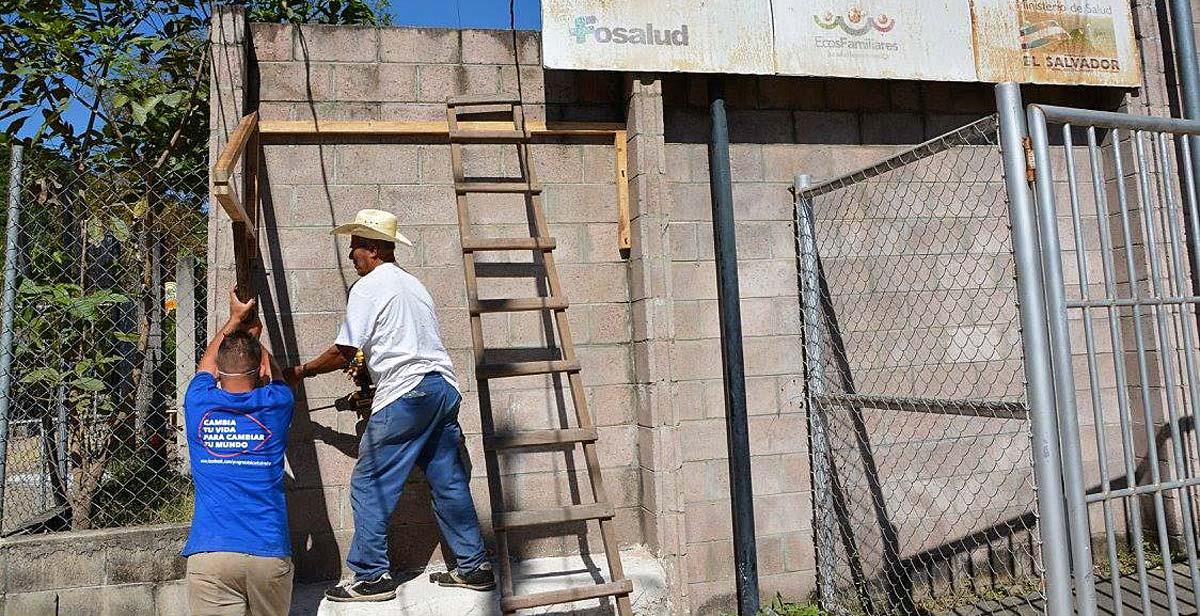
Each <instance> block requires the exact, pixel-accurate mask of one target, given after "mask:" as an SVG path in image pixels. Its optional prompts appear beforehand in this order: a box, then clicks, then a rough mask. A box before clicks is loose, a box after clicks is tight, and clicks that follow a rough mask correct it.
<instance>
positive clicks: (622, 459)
mask: <svg viewBox="0 0 1200 616" xmlns="http://www.w3.org/2000/svg"><path fill="white" fill-rule="evenodd" d="M251 32H252V38H251V43H252V49H253V57H256V58H257V64H256V66H257V78H256V79H255V80H254V82H253V83H252V84H251V85H250V86H249V88H250V89H251V90H252V91H253V92H254V101H255V104H257V106H258V109H259V111H260V114H261V117H262V119H264V120H272V119H311V118H313V117H316V118H320V119H347V118H352V119H359V120H361V119H387V120H435V119H444V118H445V99H446V98H447V97H448V96H452V95H455V94H468V93H469V94H481V93H498V92H502V91H515V90H516V88H517V77H516V76H517V74H518V67H517V66H515V65H514V64H513V53H512V49H513V47H512V39H511V35H510V34H509V33H505V32H484V31H447V30H420V29H401V28H396V29H375V28H325V27H319V26H303V27H292V26H279V25H266V24H254V25H253V26H252V27H251ZM517 47H518V49H519V50H520V53H519V60H520V66H519V72H520V87H521V89H522V92H523V96H524V99H525V100H526V101H530V102H531V103H533V104H531V105H530V106H529V107H527V110H528V112H529V113H528V115H527V117H528V118H529V119H537V118H544V117H546V116H547V114H549V115H550V117H552V118H577V117H582V118H589V119H598V120H609V121H612V120H619V119H620V118H619V117H617V114H616V113H615V112H614V111H613V109H614V105H616V104H617V101H618V98H619V96H618V95H617V94H616V92H617V91H618V90H619V82H618V81H615V80H613V79H612V78H609V82H611V83H606V82H605V79H604V78H603V76H600V77H597V76H590V77H588V78H586V79H584V80H582V81H584V82H586V83H585V84H584V87H580V88H574V87H573V88H570V89H569V92H566V93H565V94H564V93H562V92H556V91H555V90H554V89H553V88H554V87H558V86H554V85H553V84H546V83H545V81H544V79H543V76H542V69H541V68H540V56H539V50H538V45H537V41H536V39H532V38H531V37H530V35H529V34H528V33H522V34H521V35H519V38H518V42H517ZM559 89H560V90H562V88H561V87H559ZM368 141H370V140H363V139H359V140H352V141H351V142H349V143H347V142H345V141H341V142H334V141H332V140H330V141H319V140H304V139H290V140H289V139H279V140H276V141H273V142H269V143H266V144H265V145H264V148H263V152H264V161H263V162H264V164H263V171H262V179H261V181H262V182H263V184H264V186H263V205H262V208H263V212H262V216H263V225H262V228H263V229H264V237H263V242H262V243H261V246H262V247H263V252H264V259H263V262H262V271H261V273H260V276H259V281H260V283H261V285H262V287H263V288H265V289H267V290H268V291H269V293H268V295H269V298H268V299H267V300H266V301H265V302H264V307H266V308H267V309H268V311H269V312H270V313H271V314H270V316H269V319H268V327H267V328H268V330H269V334H270V339H271V343H272V345H273V346H274V348H275V349H276V352H277V353H278V354H279V355H280V356H281V357H283V358H284V360H285V362H288V363H291V362H295V361H302V360H307V359H311V358H312V357H314V356H315V355H316V354H317V353H319V352H320V351H321V350H323V349H324V348H326V347H327V346H328V345H329V344H331V343H332V341H333V338H334V336H335V334H336V331H337V328H338V326H339V324H340V322H341V318H342V314H343V313H342V311H343V308H344V305H345V297H346V292H347V289H348V288H349V286H350V285H351V284H353V282H354V280H355V279H356V278H357V276H356V275H355V273H354V271H353V268H352V266H351V264H350V263H349V262H348V260H347V259H346V256H345V255H346V253H347V252H348V248H347V242H346V240H345V239H339V238H333V237H331V236H329V235H328V231H329V229H330V228H331V227H332V226H333V225H336V224H340V223H343V222H347V221H349V220H351V219H352V218H353V216H354V212H355V211H357V210H358V209H360V208H365V207H374V208H381V209H385V210H388V211H391V212H394V213H395V214H396V215H397V216H398V217H399V218H400V225H401V228H402V229H403V231H404V232H405V233H406V234H407V235H408V236H409V237H410V238H411V239H412V240H413V241H414V243H415V245H416V246H415V248H413V249H403V250H401V251H400V254H399V255H398V258H399V263H400V265H401V266H403V267H404V268H405V269H407V270H408V271H409V272H411V273H412V274H413V275H415V276H417V278H419V279H420V280H421V281H422V282H423V283H424V284H425V285H426V286H427V287H428V288H429V290H430V292H431V293H432V295H433V297H434V300H435V302H436V303H437V305H438V309H439V319H440V324H441V328H442V336H443V340H444V342H445V343H446V345H447V347H448V348H449V349H450V352H451V355H452V358H453V360H454V363H455V366H456V369H457V372H458V376H459V379H460V383H461V385H462V388H463V392H464V403H463V406H462V409H461V411H460V419H461V422H462V424H463V427H464V431H465V432H466V433H467V455H468V458H469V461H470V465H471V468H472V491H473V493H474V494H475V500H476V505H477V507H478V508H479V513H480V517H481V519H482V520H484V521H485V526H486V522H487V521H488V520H489V519H490V515H489V509H488V497H487V487H486V480H485V474H484V465H483V456H482V442H481V437H480V427H479V399H478V393H477V392H476V391H475V382H474V374H473V359H472V356H471V338H470V326H469V321H468V318H467V316H468V315H467V310H466V292H465V286H464V277H463V270H462V255H461V251H460V250H459V248H458V246H459V230H458V225H457V216H456V210H455V200H454V191H453V187H452V175H451V169H450V152H449V146H448V145H445V144H444V143H439V142H438V141H437V140H424V141H421V140H416V141H406V140H391V141H388V140H384V141H383V142H379V141H375V142H368ZM465 158H466V162H467V171H468V173H469V174H477V175H500V174H512V173H514V171H515V169H516V163H515V153H514V152H513V151H511V148H510V149H509V150H502V148H500V147H498V146H497V147H480V148H468V149H467V151H466V152H465ZM533 161H534V165H535V169H536V170H537V172H538V174H539V179H540V180H541V181H542V183H543V184H544V185H545V189H546V190H545V210H546V214H547V218H548V221H549V225H550V230H551V233H552V234H553V235H554V236H555V237H556V238H557V239H558V242H559V249H558V250H557V251H556V252H555V257H556V260H557V263H558V266H559V272H560V276H561V278H562V281H563V287H564V291H565V294H566V296H567V298H568V299H569V300H570V301H571V304H572V307H571V311H570V313H569V315H570V318H571V321H572V330H573V335H574V340H575V343H576V345H577V351H578V354H579V357H580V361H581V362H582V363H583V366H584V383H585V385H586V394H587V399H588V402H589V407H590V410H591V413H592V415H593V418H594V420H595V423H596V424H597V425H598V426H599V428H600V437H601V438H600V459H601V460H602V466H603V467H604V473H605V476H606V477H605V478H606V488H607V492H608V494H609V498H610V500H611V501H612V502H613V503H614V505H615V506H616V507H617V512H618V514H617V521H616V524H615V527H616V528H617V529H618V530H619V534H618V540H619V542H620V543H621V544H623V545H624V544H632V543H640V542H641V540H642V539H641V530H640V526H641V525H640V522H639V513H638V510H637V503H638V493H639V488H638V486H639V477H638V471H637V467H636V451H637V444H636V432H635V429H634V426H633V423H632V413H633V406H634V405H633V397H634V392H633V390H632V386H631V381H632V373H633V368H632V357H631V353H630V349H629V340H630V335H631V319H630V312H629V303H628V301H629V298H628V285H627V281H626V267H625V264H624V262H623V261H622V259H621V255H620V253H619V251H618V249H617V236H616V186H615V177H616V176H615V164H614V148H613V146H612V143H611V140H607V141H604V140H600V141H596V140H592V141H578V140H575V141H561V142H553V143H539V144H537V145H535V146H534V148H533ZM516 205H517V204H516V202H515V201H513V200H505V199H487V200H485V199H483V198H480V197H475V198H472V202H471V207H472V215H473V221H474V222H475V223H476V224H475V233H476V234H477V235H480V236H485V237H487V236H490V237H520V236H525V235H528V228H527V224H526V217H525V214H524V212H523V208H520V207H516ZM228 237H229V236H228V234H225V235H220V234H218V237H217V238H216V241H215V244H214V248H215V256H216V258H215V259H214V263H216V264H218V265H219V267H220V268H222V269H221V271H220V274H218V278H219V280H218V282H217V287H218V288H220V287H221V286H222V285H223V284H227V283H228V281H229V280H231V278H230V276H231V272H230V270H229V268H230V267H232V265H233V262H232V260H231V254H232V253H231V251H230V250H229V248H228V243H227V240H228ZM499 258H500V259H502V260H509V259H510V258H511V260H513V261H520V260H525V261H527V260H528V257H527V255H522V256H520V257H517V256H515V255H501V256H500V257H499ZM539 282H540V283H541V284H544V281H536V280H533V279H531V278H526V279H523V280H521V279H504V280H501V281H496V280H494V279H487V280H482V281H481V286H480V292H481V297H485V298H486V297H529V296H534V295H535V294H536V291H537V285H538V284H539ZM218 311H219V307H218ZM547 325H548V324H547V323H546V322H544V321H542V320H541V319H540V318H539V317H538V315H536V314H529V313H523V314H512V315H507V314H505V315H496V316H490V315H489V316H488V317H487V318H485V320H484V331H485V336H486V338H487V340H488V344H489V346H494V347H526V348H527V347H538V346H543V345H545V344H546V342H547V337H546V332H547ZM348 391H349V385H348V384H347V383H346V382H345V380H344V379H342V378H341V377H340V376H338V375H327V376H324V377H321V378H317V379H312V380H309V381H307V382H306V386H305V389H304V391H303V393H302V395H301V396H300V403H299V404H298V407H297V411H298V416H297V420H296V421H295V422H294V425H293V430H292V434H291V439H292V441H291V448H290V450H289V463H290V471H291V476H292V477H293V479H292V481H291V482H290V484H291V485H290V486H289V505H290V508H291V511H292V517H293V520H292V528H293V531H294V543H295V546H296V549H297V566H298V572H299V574H300V575H301V577H303V578H318V579H319V578H328V577H333V576H335V575H336V574H337V573H339V569H340V561H341V556H343V555H344V552H345V550H346V548H347V545H348V542H349V537H350V535H351V533H352V529H353V520H352V514H351V510H350V505H349V496H348V488H347V486H348V482H349V476H350V471H351V469H352V468H353V464H354V460H355V456H356V453H355V449H356V438H357V434H356V433H357V432H358V431H360V430H361V425H358V419H357V418H356V417H354V416H350V415H347V414H344V413H338V412H336V411H333V410H323V411H315V412H313V413H311V414H307V413H305V409H307V408H317V407H321V406H325V405H327V404H330V403H331V402H332V401H333V399H335V398H336V397H338V396H341V395H343V394H345V393H347V392H348ZM491 404H492V408H493V413H494V415H495V417H496V421H497V426H498V428H500V429H503V428H505V427H506V426H509V425H513V426H519V427H520V428H521V429H536V428H539V427H556V426H558V425H560V422H561V420H562V419H563V418H565V417H568V416H569V417H571V418H572V419H571V421H572V422H573V421H574V419H573V418H574V413H573V409H572V407H571V404H570V392H569V388H568V387H567V384H566V381H565V380H552V379H550V378H549V377H526V378H520V379H512V380H508V381H502V382H497V383H495V384H494V385H493V388H492V395H491ZM582 469H583V460H582V455H581V452H578V451H577V452H576V454H575V455H574V456H563V454H561V453H533V454H526V455H524V456H504V457H502V462H501V473H502V475H503V476H504V481H503V484H504V488H505V491H506V503H505V506H506V507H508V508H518V507H519V508H538V507H547V506H552V505H553V504H555V503H560V502H561V503H562V504H568V503H570V502H572V499H576V500H578V499H583V502H587V500H588V499H589V498H590V497H591V494H590V488H589V484H588V482H587V479H586V475H585V474H584V473H582ZM415 475H419V473H415ZM583 528H584V526H583V525H582V524H580V525H578V526H577V527H575V528H573V529H570V530H572V531H573V532H575V534H574V535H571V534H567V535H566V536H561V537H560V536H553V537H551V536H545V537H541V536H537V535H533V536H531V537H529V540H528V541H525V542H524V544H525V547H524V549H518V550H517V551H516V553H517V554H518V555H522V554H523V555H541V554H557V553H564V552H574V551H578V550H579V549H580V545H581V544H580V541H584V540H586V541H590V542H591V544H592V547H593V551H595V550H596V549H598V546H599V544H598V537H597V535H598V533H597V532H596V531H595V525H592V528H593V530H592V532H591V534H590V535H588V536H587V537H586V538H585V537H583V536H581V535H580V533H581V532H582V529H583ZM392 543H393V546H394V550H393V555H392V556H393V564H394V565H396V566H399V567H406V568H412V567H424V566H426V564H428V563H430V562H433V563H436V562H438V561H439V560H441V559H442V558H443V557H444V554H442V553H441V551H440V550H439V549H438V533H437V529H436V526H435V525H434V520H433V517H432V512H431V510H430V507H429V492H428V487H427V486H425V485H424V483H423V481H422V480H421V479H420V478H419V477H416V478H414V480H413V481H411V482H410V485H409V487H408V488H407V489H406V493H405V496H404V497H403V498H402V500H401V503H400V505H399V507H398V509H397V512H396V514H395V517H394V522H393V533H392ZM510 544H511V545H513V546H514V547H515V548H519V547H520V546H521V544H522V542H519V541H512V542H510Z"/></svg>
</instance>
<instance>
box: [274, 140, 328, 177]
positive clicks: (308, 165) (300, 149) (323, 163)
mask: <svg viewBox="0 0 1200 616" xmlns="http://www.w3.org/2000/svg"><path fill="white" fill-rule="evenodd" d="M263 165H264V166H265V167H266V169H267V176H268V177H269V178H270V179H271V181H272V182H273V183H274V182H278V183H279V184H291V185H312V184H320V185H324V184H325V183H327V182H328V181H329V179H331V178H333V149H332V148H329V147H322V146H316V145H267V146H263Z"/></svg>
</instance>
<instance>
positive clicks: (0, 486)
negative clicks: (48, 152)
mask: <svg viewBox="0 0 1200 616" xmlns="http://www.w3.org/2000/svg"><path fill="white" fill-rule="evenodd" d="M24 152H25V148H23V147H22V146H19V145H14V146H12V150H11V154H10V158H9V161H8V220H7V224H6V225H5V235H4V295H3V300H2V301H3V303H2V304H0V529H3V527H4V488H5V485H6V484H7V483H8V472H7V464H6V462H7V461H8V402H9V392H10V391H11V388H12V374H11V370H12V347H13V313H14V312H15V311H16V306H17V234H18V230H19V228H20V226H19V222H20V220H19V216H20V211H21V170H22V165H21V163H22V159H23V155H24Z"/></svg>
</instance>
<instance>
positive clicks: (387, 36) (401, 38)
mask: <svg viewBox="0 0 1200 616" xmlns="http://www.w3.org/2000/svg"><path fill="white" fill-rule="evenodd" d="M461 45H462V41H461V31H459V30H442V29H439V28H383V29H381V30H380V31H379V58H380V59H381V60H383V61H384V62H405V63H410V64H457V63H458V62H459V61H460V59H461V57H462V56H461V53H462V51H461Z"/></svg>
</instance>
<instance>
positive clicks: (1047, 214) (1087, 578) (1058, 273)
mask: <svg viewBox="0 0 1200 616" xmlns="http://www.w3.org/2000/svg"><path fill="white" fill-rule="evenodd" d="M1027 121H1028V127H1029V137H1030V140H1031V142H1032V145H1033V152H1034V158H1035V160H1036V161H1037V162H1036V163H1035V164H1036V174H1035V175H1034V186H1035V189H1036V191H1037V216H1038V221H1037V222H1038V228H1039V234H1038V239H1039V241H1040V243H1041V247H1042V254H1041V256H1042V274H1043V276H1044V282H1045V286H1044V288H1043V292H1044V294H1045V301H1046V316H1047V318H1048V319H1049V330H1050V343H1051V346H1050V357H1051V366H1052V369H1053V378H1054V393H1055V400H1056V404H1055V407H1056V411H1057V414H1058V434H1059V441H1060V447H1061V449H1062V456H1063V459H1062V474H1063V477H1062V481H1063V486H1064V492H1065V495H1066V499H1067V520H1068V522H1069V523H1068V526H1067V530H1068V532H1069V535H1070V539H1071V557H1072V568H1073V570H1074V574H1075V592H1076V595H1077V596H1080V597H1082V599H1081V601H1080V603H1079V606H1078V608H1079V613H1080V615H1081V616H1095V613H1096V583H1095V578H1094V576H1093V575H1092V543H1091V530H1090V527H1089V524H1088V512H1087V503H1086V502H1085V500H1084V493H1083V492H1084V490H1083V483H1084V480H1083V455H1082V452H1081V451H1080V446H1079V415H1078V412H1077V411H1076V408H1077V406H1076V400H1075V387H1074V378H1075V375H1074V370H1073V369H1072V365H1071V334H1070V329H1069V327H1068V325H1067V307H1066V293H1065V285H1064V283H1063V271H1062V258H1061V249H1060V247H1059V241H1058V217H1057V213H1056V211H1055V205H1054V175H1053V172H1052V169H1051V164H1050V140H1049V136H1048V135H1047V131H1046V119H1045V117H1044V116H1043V115H1042V112H1041V110H1040V109H1039V108H1038V107H1037V105H1031V106H1030V107H1029V112H1028V117H1027Z"/></svg>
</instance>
